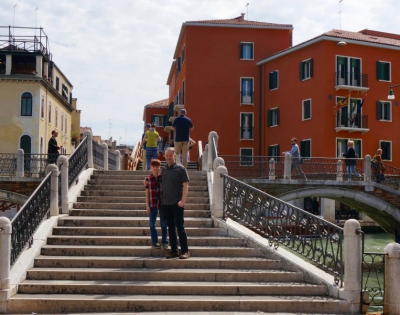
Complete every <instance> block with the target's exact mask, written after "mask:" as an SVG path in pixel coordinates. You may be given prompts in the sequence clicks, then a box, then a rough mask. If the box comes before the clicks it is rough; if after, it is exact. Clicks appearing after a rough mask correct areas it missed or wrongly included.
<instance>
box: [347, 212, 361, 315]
mask: <svg viewBox="0 0 400 315" xmlns="http://www.w3.org/2000/svg"><path fill="white" fill-rule="evenodd" d="M360 230H361V225H360V222H358V221H357V220H355V219H350V220H347V221H346V222H345V224H344V262H343V263H344V295H345V299H346V300H347V301H349V302H350V303H351V310H352V312H359V310H360V292H361V272H362V271H361V260H362V257H361V236H360V235H359V234H358V231H360Z"/></svg>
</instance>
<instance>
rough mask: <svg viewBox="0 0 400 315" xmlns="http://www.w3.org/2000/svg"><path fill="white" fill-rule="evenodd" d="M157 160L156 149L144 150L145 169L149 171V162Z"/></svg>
mask: <svg viewBox="0 0 400 315" xmlns="http://www.w3.org/2000/svg"><path fill="white" fill-rule="evenodd" d="M156 158H158V148H157V147H155V148H149V147H147V148H146V159H147V169H148V170H149V169H150V162H151V160H152V159H156Z"/></svg>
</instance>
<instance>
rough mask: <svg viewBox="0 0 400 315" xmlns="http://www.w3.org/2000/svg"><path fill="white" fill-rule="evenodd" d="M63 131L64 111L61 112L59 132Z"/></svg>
mask: <svg viewBox="0 0 400 315" xmlns="http://www.w3.org/2000/svg"><path fill="white" fill-rule="evenodd" d="M63 131H64V113H61V132H63Z"/></svg>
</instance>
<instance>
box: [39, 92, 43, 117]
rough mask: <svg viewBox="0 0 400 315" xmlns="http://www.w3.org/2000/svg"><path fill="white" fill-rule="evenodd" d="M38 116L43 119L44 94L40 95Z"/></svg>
mask: <svg viewBox="0 0 400 315" xmlns="http://www.w3.org/2000/svg"><path fill="white" fill-rule="evenodd" d="M40 118H42V119H44V95H42V102H41V103H40Z"/></svg>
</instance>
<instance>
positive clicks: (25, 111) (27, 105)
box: [21, 92, 32, 116]
mask: <svg viewBox="0 0 400 315" xmlns="http://www.w3.org/2000/svg"><path fill="white" fill-rule="evenodd" d="M21 116H32V94H31V93H28V92H25V93H24V94H22V96H21Z"/></svg>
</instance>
